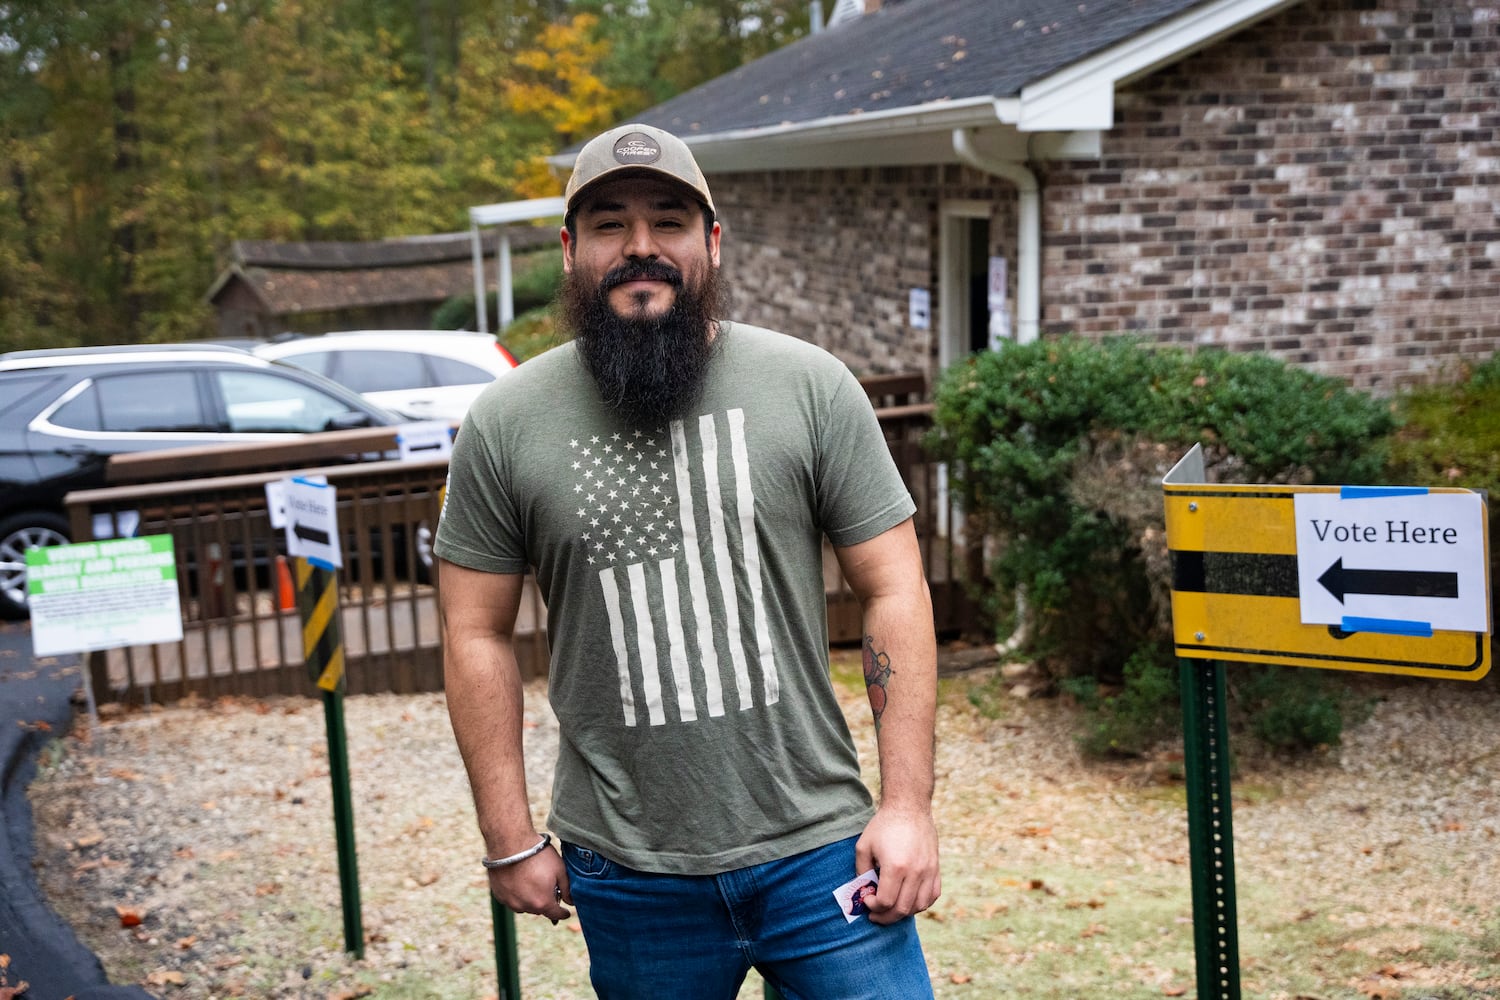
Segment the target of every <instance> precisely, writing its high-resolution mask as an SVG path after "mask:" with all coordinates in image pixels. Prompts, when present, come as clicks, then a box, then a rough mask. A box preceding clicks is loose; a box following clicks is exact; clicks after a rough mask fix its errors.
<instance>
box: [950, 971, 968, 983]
mask: <svg viewBox="0 0 1500 1000" xmlns="http://www.w3.org/2000/svg"><path fill="white" fill-rule="evenodd" d="M948 981H949V982H951V983H955V984H957V985H959V986H962V985H963V984H964V983H971V982H973V981H974V977H973V976H971V975H969V974H968V973H967V972H955V973H954V974H953V975H951V976H949V977H948Z"/></svg>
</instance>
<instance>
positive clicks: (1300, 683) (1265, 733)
mask: <svg viewBox="0 0 1500 1000" xmlns="http://www.w3.org/2000/svg"><path fill="white" fill-rule="evenodd" d="M1232 676H1233V684H1232V685H1231V687H1230V690H1231V693H1232V695H1233V700H1234V702H1235V705H1236V707H1237V711H1238V713H1239V714H1241V715H1243V716H1244V717H1245V718H1246V720H1247V725H1248V726H1249V728H1250V731H1251V732H1252V733H1254V734H1255V736H1256V737H1257V738H1258V739H1260V741H1261V742H1262V743H1265V744H1267V745H1269V746H1273V747H1278V748H1280V749H1284V750H1310V749H1313V748H1314V747H1319V746H1337V745H1338V743H1339V740H1340V739H1341V738H1342V736H1343V731H1344V724H1345V722H1346V721H1348V720H1349V719H1350V718H1351V716H1352V714H1354V713H1355V712H1356V710H1361V711H1364V712H1367V711H1368V708H1367V707H1365V708H1363V709H1361V708H1360V706H1357V705H1356V703H1355V700H1354V698H1353V696H1352V695H1351V694H1350V692H1349V687H1348V685H1347V684H1345V683H1344V681H1343V678H1342V677H1339V676H1337V675H1330V674H1328V673H1327V672H1325V671H1322V670H1308V669H1304V668H1300V667H1276V666H1264V665H1259V664H1257V665H1255V666H1254V667H1253V669H1248V670H1244V671H1238V670H1236V671H1235V672H1234V673H1233V675H1232Z"/></svg>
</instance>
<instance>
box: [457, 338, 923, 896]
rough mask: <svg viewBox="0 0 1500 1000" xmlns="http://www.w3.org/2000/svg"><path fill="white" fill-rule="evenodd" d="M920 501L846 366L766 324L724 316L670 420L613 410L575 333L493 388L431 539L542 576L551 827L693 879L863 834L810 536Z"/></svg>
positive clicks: (888, 522)
mask: <svg viewBox="0 0 1500 1000" xmlns="http://www.w3.org/2000/svg"><path fill="white" fill-rule="evenodd" d="M914 510H915V506H914V504H913V503H912V500H911V496H910V494H909V493H908V492H907V490H906V488H905V486H904V485H903V483H902V481H901V478H900V475H899V473H898V472H897V470H896V467H895V463H894V462H893V461H892V460H891V457H890V452H889V450H888V449H887V447H886V444H885V441H884V438H883V437H882V435H881V431H880V426H879V424H878V422H877V421H876V419H875V415H874V411H873V410H872V409H871V407H870V403H869V400H868V398H867V397H866V396H865V394H864V392H863V390H862V389H861V388H860V386H859V383H858V382H857V381H856V380H855V379H854V377H853V375H851V374H850V372H849V370H848V369H847V368H846V367H845V366H844V365H843V364H842V363H841V362H839V361H838V360H837V359H836V358H834V357H833V356H832V355H829V354H828V353H826V352H825V351H823V350H821V349H819V348H817V347H814V346H812V345H810V344H807V343H805V342H803V341H799V340H796V339H794V338H791V337H787V336H784V335H781V334H778V333H773V332H771V331H769V330H762V329H758V328H756V327H750V326H745V325H743V324H728V323H725V324H721V326H720V329H719V334H718V336H717V338H716V339H715V350H714V355H713V359H712V361H711V363H710V369H709V373H708V376H707V380H706V382H705V385H704V390H703V394H702V396H701V397H700V399H699V401H698V404H697V406H696V408H695V411H694V415H693V416H690V417H687V418H685V419H682V420H675V421H672V423H671V424H670V426H666V427H653V428H632V427H630V426H627V425H626V424H625V423H624V422H623V421H622V419H621V418H620V417H619V416H617V415H616V414H615V413H614V412H613V411H612V410H610V409H608V408H607V407H606V406H605V405H604V404H603V403H602V402H600V400H599V394H598V391H597V389H596V388H595V385H594V382H593V379H592V378H591V377H590V376H589V374H588V373H587V372H586V370H585V369H584V368H583V366H582V364H581V362H580V361H579V359H578V356H577V354H576V353H575V350H574V348H573V345H571V344H568V345H565V346H563V347H559V348H556V349H554V350H552V351H549V352H547V353H546V354H544V355H542V356H540V357H537V358H535V359H533V360H531V361H528V362H526V363H525V364H523V365H521V366H520V367H519V368H517V369H516V370H515V371H513V372H512V373H510V374H509V375H507V376H505V378H503V379H500V380H499V381H497V382H496V383H495V384H494V385H493V386H492V387H491V388H490V389H488V390H486V392H485V393H484V394H483V395H482V396H480V397H479V399H478V400H477V401H476V402H475V404H474V406H473V407H472V408H471V409H470V411H469V413H468V416H467V417H466V418H465V420H464V424H463V427H462V429H461V431H460V432H459V434H458V438H457V441H456V442H455V445H454V452H453V459H452V464H451V466H450V472H449V484H448V490H447V500H446V503H445V507H444V511H443V516H442V519H441V522H440V524H439V527H438V532H437V540H436V551H437V554H438V555H439V556H441V557H442V558H444V559H447V560H449V561H451V562H455V563H458V564H460V565H463V566H467V567H469V568H471V569H477V570H482V571H485V572H492V573H521V572H524V571H525V570H526V568H527V567H528V566H530V567H533V568H535V570H536V576H537V581H538V583H539V585H540V586H541V590H542V594H543V596H544V598H545V600H546V604H547V609H548V622H547V635H548V640H549V642H550V647H551V670H550V678H549V683H550V698H551V703H552V708H553V711H554V712H556V714H557V718H558V722H559V725H560V746H559V753H558V760H557V771H556V775H555V778H554V782H553V796H552V815H551V818H550V820H549V826H550V827H551V829H553V830H554V831H556V832H557V833H558V834H559V835H561V836H562V837H563V838H564V839H566V840H570V841H574V842H576V843H578V844H581V845H584V846H586V847H589V848H592V849H594V850H596V851H598V852H600V853H601V854H604V855H605V856H606V857H610V858H612V859H614V860H616V861H619V862H621V863H623V864H625V865H628V866H630V867H632V868H636V869H639V870H643V871H655V872H671V873H679V874H700V875H701V874H715V873H718V872H723V871H729V870H732V869H735V868H741V867H744V866H746V865H752V864H760V863H762V862H765V861H771V860H775V859H777V858H782V857H787V856H790V855H792V854H796V853H799V852H801V851H806V850H811V849H813V848H816V847H821V846H823V845H825V844H829V843H832V842H833V841H835V840H839V839H841V838H843V837H847V836H851V835H853V834H856V833H858V832H860V830H862V829H863V828H864V825H865V823H866V822H868V820H869V817H870V815H871V811H872V804H871V800H870V796H869V793H868V792H867V790H866V789H865V786H864V784H863V783H862V782H861V781H860V777H859V761H858V758H857V755H856V753H855V749H854V745H853V741H852V740H851V738H850V735H849V731H848V727H847V726H846V725H845V723H844V718H843V715H842V713H841V712H840V709H839V705H838V702H837V700H836V698H835V696H834V692H833V687H832V684H831V682H830V680H829V676H828V624H827V599H826V597H825V594H824V575H823V573H824V567H823V549H822V543H823V538H824V536H825V535H826V536H827V538H828V539H829V540H830V541H832V543H833V544H834V545H839V546H845V545H852V544H855V543H858V542H862V541H865V540H867V539H869V538H873V537H875V536H876V535H878V534H880V533H881V532H883V531H885V530H887V529H888V528H891V527H894V526H895V525H898V524H900V523H901V522H902V521H904V520H906V519H907V518H908V517H910V516H911V515H912V512H913V511H914Z"/></svg>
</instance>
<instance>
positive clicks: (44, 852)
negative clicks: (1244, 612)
mask: <svg viewBox="0 0 1500 1000" xmlns="http://www.w3.org/2000/svg"><path fill="white" fill-rule="evenodd" d="M857 671H858V664H857V662H856V661H855V660H854V659H853V658H851V657H850V656H849V655H848V654H840V657H839V663H838V666H837V667H836V676H837V677H839V678H840V689H841V692H842V698H843V701H844V704H845V708H846V712H847V714H848V715H849V717H850V719H851V722H852V724H853V727H854V730H855V733H856V738H857V740H858V742H859V746H860V750H861V755H862V758H863V760H864V762H865V766H866V769H867V773H873V762H874V745H873V735H872V732H871V727H870V725H869V722H868V710H867V709H866V708H865V707H864V706H863V705H862V704H861V701H862V691H861V690H860V688H859V686H858V677H859V674H858V672H857ZM989 681H990V676H989V675H988V674H986V673H985V672H983V671H978V672H971V673H967V674H964V675H963V676H961V677H958V678H955V679H949V680H947V681H945V682H944V698H943V705H942V708H941V712H940V738H939V758H938V778H939V786H938V794H937V799H936V810H937V814H938V817H939V823H940V828H941V831H942V835H943V848H944V865H945V868H944V878H945V893H944V897H943V899H942V900H940V901H939V903H938V905H937V907H936V908H934V910H933V911H931V912H930V913H929V914H928V915H926V917H924V920H923V924H922V932H923V939H924V942H925V943H926V948H927V953H928V962H929V966H930V968H931V971H932V974H933V981H934V985H935V988H936V990H937V993H938V996H939V997H942V998H958V997H963V998H985V1000H988V998H992V997H997V996H1001V995H1004V996H1016V997H1053V998H1057V1000H1077V998H1080V997H1102V996H1111V997H1127V998H1130V997H1140V998H1145V997H1160V996H1181V995H1191V993H1192V990H1193V978H1194V960H1193V929H1192V907H1191V901H1190V894H1189V884H1190V876H1189V866H1188V864H1187V861H1188V857H1187V855H1188V846H1187V834H1186V826H1187V821H1186V812H1185V807H1184V799H1183V792H1182V786H1181V782H1180V780H1179V772H1180V768H1181V764H1180V753H1177V752H1174V749H1173V748H1171V747H1167V748H1164V749H1163V750H1162V751H1161V752H1160V753H1158V754H1155V755H1153V756H1151V757H1150V758H1148V759H1146V760H1139V761H1132V762H1127V763H1123V764H1111V765H1101V764H1097V763H1089V762H1085V761H1083V760H1082V759H1081V758H1080V757H1079V755H1078V752H1077V750H1076V747H1075V744H1074V741H1073V738H1072V725H1073V720H1072V718H1071V716H1070V714H1069V710H1068V709H1067V707H1066V706H1064V705H1061V704H1059V703H1058V702H1057V701H1055V700H1037V701H1019V700H1014V699H1010V698H1007V697H1005V696H1003V695H1002V696H1000V697H999V698H995V699H986V698H984V697H978V696H976V697H973V698H971V697H970V695H971V694H976V693H977V692H979V691H980V689H981V687H982V685H984V684H986V683H989ZM1354 682H1355V683H1356V684H1357V685H1358V686H1359V688H1360V690H1361V691H1362V692H1364V693H1366V694H1368V695H1370V696H1371V697H1378V698H1379V699H1381V700H1380V703H1379V704H1378V706H1377V707H1376V709H1375V711H1374V713H1373V715H1372V717H1371V718H1370V720H1369V721H1368V722H1366V723H1363V724H1361V725H1360V726H1358V727H1357V728H1355V729H1354V730H1352V731H1351V732H1349V733H1348V734H1347V737H1346V739H1345V742H1344V745H1343V746H1342V747H1340V748H1335V749H1333V750H1330V751H1328V752H1326V753H1323V754H1317V755H1314V756H1313V757H1312V758H1311V759H1303V760H1301V761H1297V762H1286V761H1278V760H1275V759H1260V760H1254V761H1251V760H1248V759H1245V758H1242V759H1241V763H1240V772H1239V774H1238V777H1237V779H1236V787H1235V796H1236V802H1235V807H1234V814H1233V823H1234V844H1235V860H1236V862H1237V879H1236V881H1237V885H1238V888H1239V907H1240V919H1239V935H1240V953H1241V959H1242V961H1241V967H1242V970H1243V971H1242V980H1243V985H1244V988H1245V991H1246V993H1245V995H1246V996H1254V997H1260V998H1270V1000H1292V998H1293V997H1304V998H1318V1000H1342V998H1349V1000H1369V998H1376V997H1380V998H1388V1000H1389V998H1397V997H1401V998H1407V1000H1414V998H1417V997H1444V998H1454V1000H1456V998H1460V997H1463V998H1474V997H1481V996H1483V997H1493V996H1497V995H1500V960H1497V957H1496V955H1497V952H1500V919H1497V909H1496V900H1497V899H1500V864H1497V861H1496V857H1497V854H1500V840H1497V833H1500V777H1497V774H1500V771H1497V764H1500V736H1497V729H1496V725H1495V719H1496V718H1497V715H1496V711H1495V710H1496V708H1497V701H1500V698H1497V695H1496V690H1497V684H1496V682H1495V681H1494V680H1493V679H1489V680H1486V681H1482V682H1479V683H1477V684H1471V683H1460V682H1442V681H1413V680H1408V679H1405V678H1369V677H1365V678H1354ZM976 705H977V706H979V707H976ZM346 716H347V728H348V733H349V753H350V758H351V762H352V772H353V781H352V784H353V799H354V812H355V818H356V828H357V845H358V866H359V884H360V891H361V895H362V904H363V905H362V917H363V929H364V933H365V936H366V939H367V944H366V948H365V954H364V957H363V958H362V959H355V958H353V957H352V956H351V955H348V954H345V953H344V951H343V943H344V942H343V930H342V923H341V910H340V904H339V884H338V875H337V858H336V849H335V843H334V832H333V822H332V806H331V797H330V788H331V782H330V779H329V775H328V756H327V742H326V735H325V725H324V718H323V711H322V708H321V706H320V704H319V703H318V702H316V701H307V700H296V699H277V700H271V701H264V702H251V701H245V700H233V701H221V702H216V703H213V704H203V705H197V706H191V705H182V706H177V707H173V708H169V709H164V710H156V711H153V712H149V713H145V712H131V713H119V714H113V715H109V716H107V717H106V719H105V720H104V722H103V724H102V725H101V727H100V729H99V731H98V732H97V733H95V734H92V736H91V735H90V734H88V733H85V732H78V733H75V734H73V735H72V736H70V737H69V738H67V739H66V740H64V741H62V742H60V743H59V744H56V745H55V746H54V750H53V752H52V753H51V754H50V755H49V757H48V759H47V760H44V762H43V768H42V773H41V775H40V776H39V777H38V779H37V781H36V782H35V783H34V784H33V786H32V789H31V799H32V803H33V808H34V809H35V812H36V820H37V831H38V832H37V837H38V844H37V867H38V878H39V880H40V882H41V883H42V885H43V888H44V890H45V891H46V892H47V894H48V895H49V897H50V899H51V901H52V903H53V905H54V907H55V908H56V909H57V910H58V912H59V913H60V914H61V915H62V916H63V917H64V918H65V919H66V920H68V921H69V922H70V923H71V924H72V925H73V926H74V927H75V928H76V929H77V930H78V932H79V935H80V937H81V938H82V939H83V941H84V942H85V943H86V944H87V945H88V946H89V947H90V948H92V949H93V950H94V951H95V952H96V953H98V954H99V956H100V957H101V959H102V961H103V962H104V965H105V968H106V969H107V970H108V971H109V973H110V976H111V979H112V981H114V982H117V983H140V984H142V985H144V986H146V987H147V989H148V990H150V991H152V992H153V993H155V994H157V995H159V996H163V997H173V998H177V997H181V998H205V997H230V996H248V997H305V998H318V1000H325V998H329V1000H331V998H347V997H357V996H364V995H372V996H377V997H382V998H385V997H391V998H403V997H413V998H415V997H424V998H425V997H433V998H478V997H489V996H494V995H495V994H496V993H497V986H496V980H495V973H494V968H495V964H494V952H493V946H492V944H491V938H490V913H489V905H488V898H487V895H486V883H485V880H484V878H483V873H482V871H481V870H480V867H479V865H478V864H477V859H478V856H479V853H480V850H481V845H480V843H479V840H478V836H477V833H476V832H475V826H474V817H473V811H472V805H471V803H470V801H469V795H468V788H467V784H466V782H465V779H464V776H463V773H462V768H461V765H460V763H459V760H458V755H457V752H456V750H455V748H454V745H453V739H452V735H451V731H450V730H449V727H448V721H447V715H446V711H445V709H444V706H443V701H442V698H441V696H437V695H421V696H409V697H396V696H361V697H353V698H349V699H347V700H346ZM526 724H527V727H528V733H527V748H528V749H527V753H528V759H527V769H528V776H529V780H530V784H531V795H532V805H533V810H534V812H535V814H536V815H537V816H538V817H539V820H540V818H541V817H544V816H545V802H546V797H547V790H548V784H549V771H550V766H551V754H550V750H551V747H552V746H553V745H554V744H555V739H556V730H555V723H554V721H553V719H552V716H551V713H550V711H549V710H548V709H547V707H546V702H545V690H544V687H543V686H542V685H541V684H532V685H530V686H528V688H527V723H526ZM136 920H138V921H139V922H138V923H135V922H136ZM517 923H518V930H519V938H520V954H521V957H522V976H521V982H522V995H523V996H525V997H527V998H529V1000H537V998H548V997H556V998H574V997H588V996H591V995H592V994H591V992H590V991H589V989H588V986H587V969H586V965H587V963H586V958H585V955H584V950H583V947H582V940H581V935H579V934H578V933H577V922H576V920H570V921H567V922H566V923H564V924H562V925H560V926H558V927H556V928H554V927H552V926H551V925H550V924H548V923H547V922H546V921H542V920H536V919H529V918H524V917H523V918H518V921H517ZM125 924H135V925H134V926H124V925H125ZM683 995H684V997H685V998H686V997H689V996H690V992H685V993H684V994H683ZM760 995H761V988H760V986H759V984H758V983H756V982H755V981H753V980H752V981H751V982H749V983H747V985H746V987H745V989H744V991H742V994H741V996H742V998H746V1000H748V998H754V997H759V996H760Z"/></svg>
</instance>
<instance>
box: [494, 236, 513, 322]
mask: <svg viewBox="0 0 1500 1000" xmlns="http://www.w3.org/2000/svg"><path fill="white" fill-rule="evenodd" d="M495 275H496V279H495V288H496V289H498V291H499V294H498V295H497V296H496V297H495V298H496V301H495V309H496V311H497V312H499V314H500V318H499V319H498V320H497V321H496V323H495V328H496V332H497V333H504V332H505V328H506V327H508V326H510V324H511V323H512V322H513V321H514V320H515V318H516V298H515V293H514V286H513V284H512V282H511V274H510V227H509V226H501V227H500V246H499V248H498V249H497V250H496V252H495Z"/></svg>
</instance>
